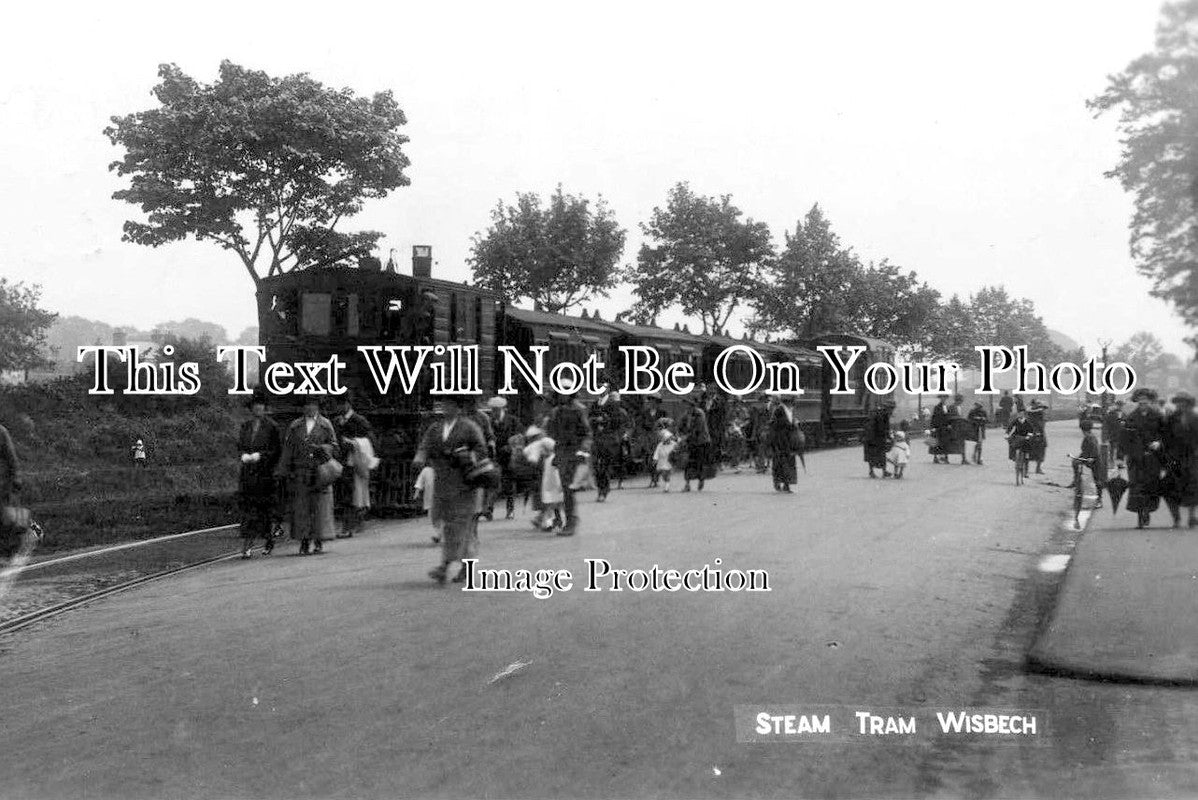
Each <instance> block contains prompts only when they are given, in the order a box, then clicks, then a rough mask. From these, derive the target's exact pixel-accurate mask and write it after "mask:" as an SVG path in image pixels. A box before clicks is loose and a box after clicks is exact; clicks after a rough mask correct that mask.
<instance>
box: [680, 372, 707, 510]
mask: <svg viewBox="0 0 1198 800" xmlns="http://www.w3.org/2000/svg"><path fill="white" fill-rule="evenodd" d="M686 405H687V412H686V416H684V417H683V418H682V423H681V424H680V425H679V426H678V433H679V435H680V436H682V437H683V439H682V443H683V446H684V447H685V448H686V469H685V471H684V472H683V478H685V480H686V483H684V484H683V486H682V491H684V492H689V491H690V490H691V481H693V480H697V481H698V482H699V491H700V492H701V491H703V483H704V473H705V471H706V469H707V462H708V461H709V460H710V459H711V430H710V429H709V428H708V427H707V412H706V411H704V410H703V398H702V397H695V396H694V395H690V396H688V397H687V398H686Z"/></svg>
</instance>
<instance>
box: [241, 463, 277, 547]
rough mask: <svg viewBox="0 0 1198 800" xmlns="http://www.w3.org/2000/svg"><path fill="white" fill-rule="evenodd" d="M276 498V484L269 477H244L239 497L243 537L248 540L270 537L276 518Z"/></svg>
mask: <svg viewBox="0 0 1198 800" xmlns="http://www.w3.org/2000/svg"><path fill="white" fill-rule="evenodd" d="M275 497H276V490H275V484H274V481H273V480H272V479H271V478H270V477H269V476H267V477H266V478H261V477H246V476H242V479H241V486H240V488H239V490H238V496H237V499H238V504H239V507H240V510H241V535H242V536H244V537H245V538H247V539H253V538H258V537H262V538H266V537H269V536H270V529H271V523H272V522H273V521H274V516H275Z"/></svg>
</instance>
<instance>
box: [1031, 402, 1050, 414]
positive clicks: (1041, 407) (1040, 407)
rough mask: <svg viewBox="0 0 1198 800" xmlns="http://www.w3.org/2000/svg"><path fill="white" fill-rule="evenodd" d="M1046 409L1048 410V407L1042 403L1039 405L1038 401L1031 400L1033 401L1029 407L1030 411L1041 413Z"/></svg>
mask: <svg viewBox="0 0 1198 800" xmlns="http://www.w3.org/2000/svg"><path fill="white" fill-rule="evenodd" d="M1046 408H1048V406H1046V405H1044V404H1043V403H1041V402H1040V401H1039V400H1033V401H1032V405H1031V410H1032V411H1042V410H1044V409H1046Z"/></svg>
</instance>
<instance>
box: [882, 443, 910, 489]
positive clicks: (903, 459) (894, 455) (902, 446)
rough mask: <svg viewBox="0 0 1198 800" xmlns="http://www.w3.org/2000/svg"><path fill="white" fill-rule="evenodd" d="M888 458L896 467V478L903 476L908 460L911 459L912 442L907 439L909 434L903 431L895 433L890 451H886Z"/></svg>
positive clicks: (891, 464)
mask: <svg viewBox="0 0 1198 800" xmlns="http://www.w3.org/2000/svg"><path fill="white" fill-rule="evenodd" d="M886 460H887V461H889V462H890V466H892V467H893V468H894V477H895V479H898V478H901V477H903V469H904V468H905V467H906V466H907V462H908V461H910V460H911V444H910V443H909V442H908V441H907V434H905V433H903V432H902V431H898V432H897V433H895V434H894V444H892V445H891V446H890V451H889V452H887V453H886Z"/></svg>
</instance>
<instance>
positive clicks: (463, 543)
mask: <svg viewBox="0 0 1198 800" xmlns="http://www.w3.org/2000/svg"><path fill="white" fill-rule="evenodd" d="M477 556H478V517H476V516H475V515H474V514H465V515H463V514H453V515H452V516H450V517H448V518H447V517H442V518H441V563H442V564H448V563H449V562H451V561H461V560H462V559H463V558H476V557H477Z"/></svg>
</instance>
